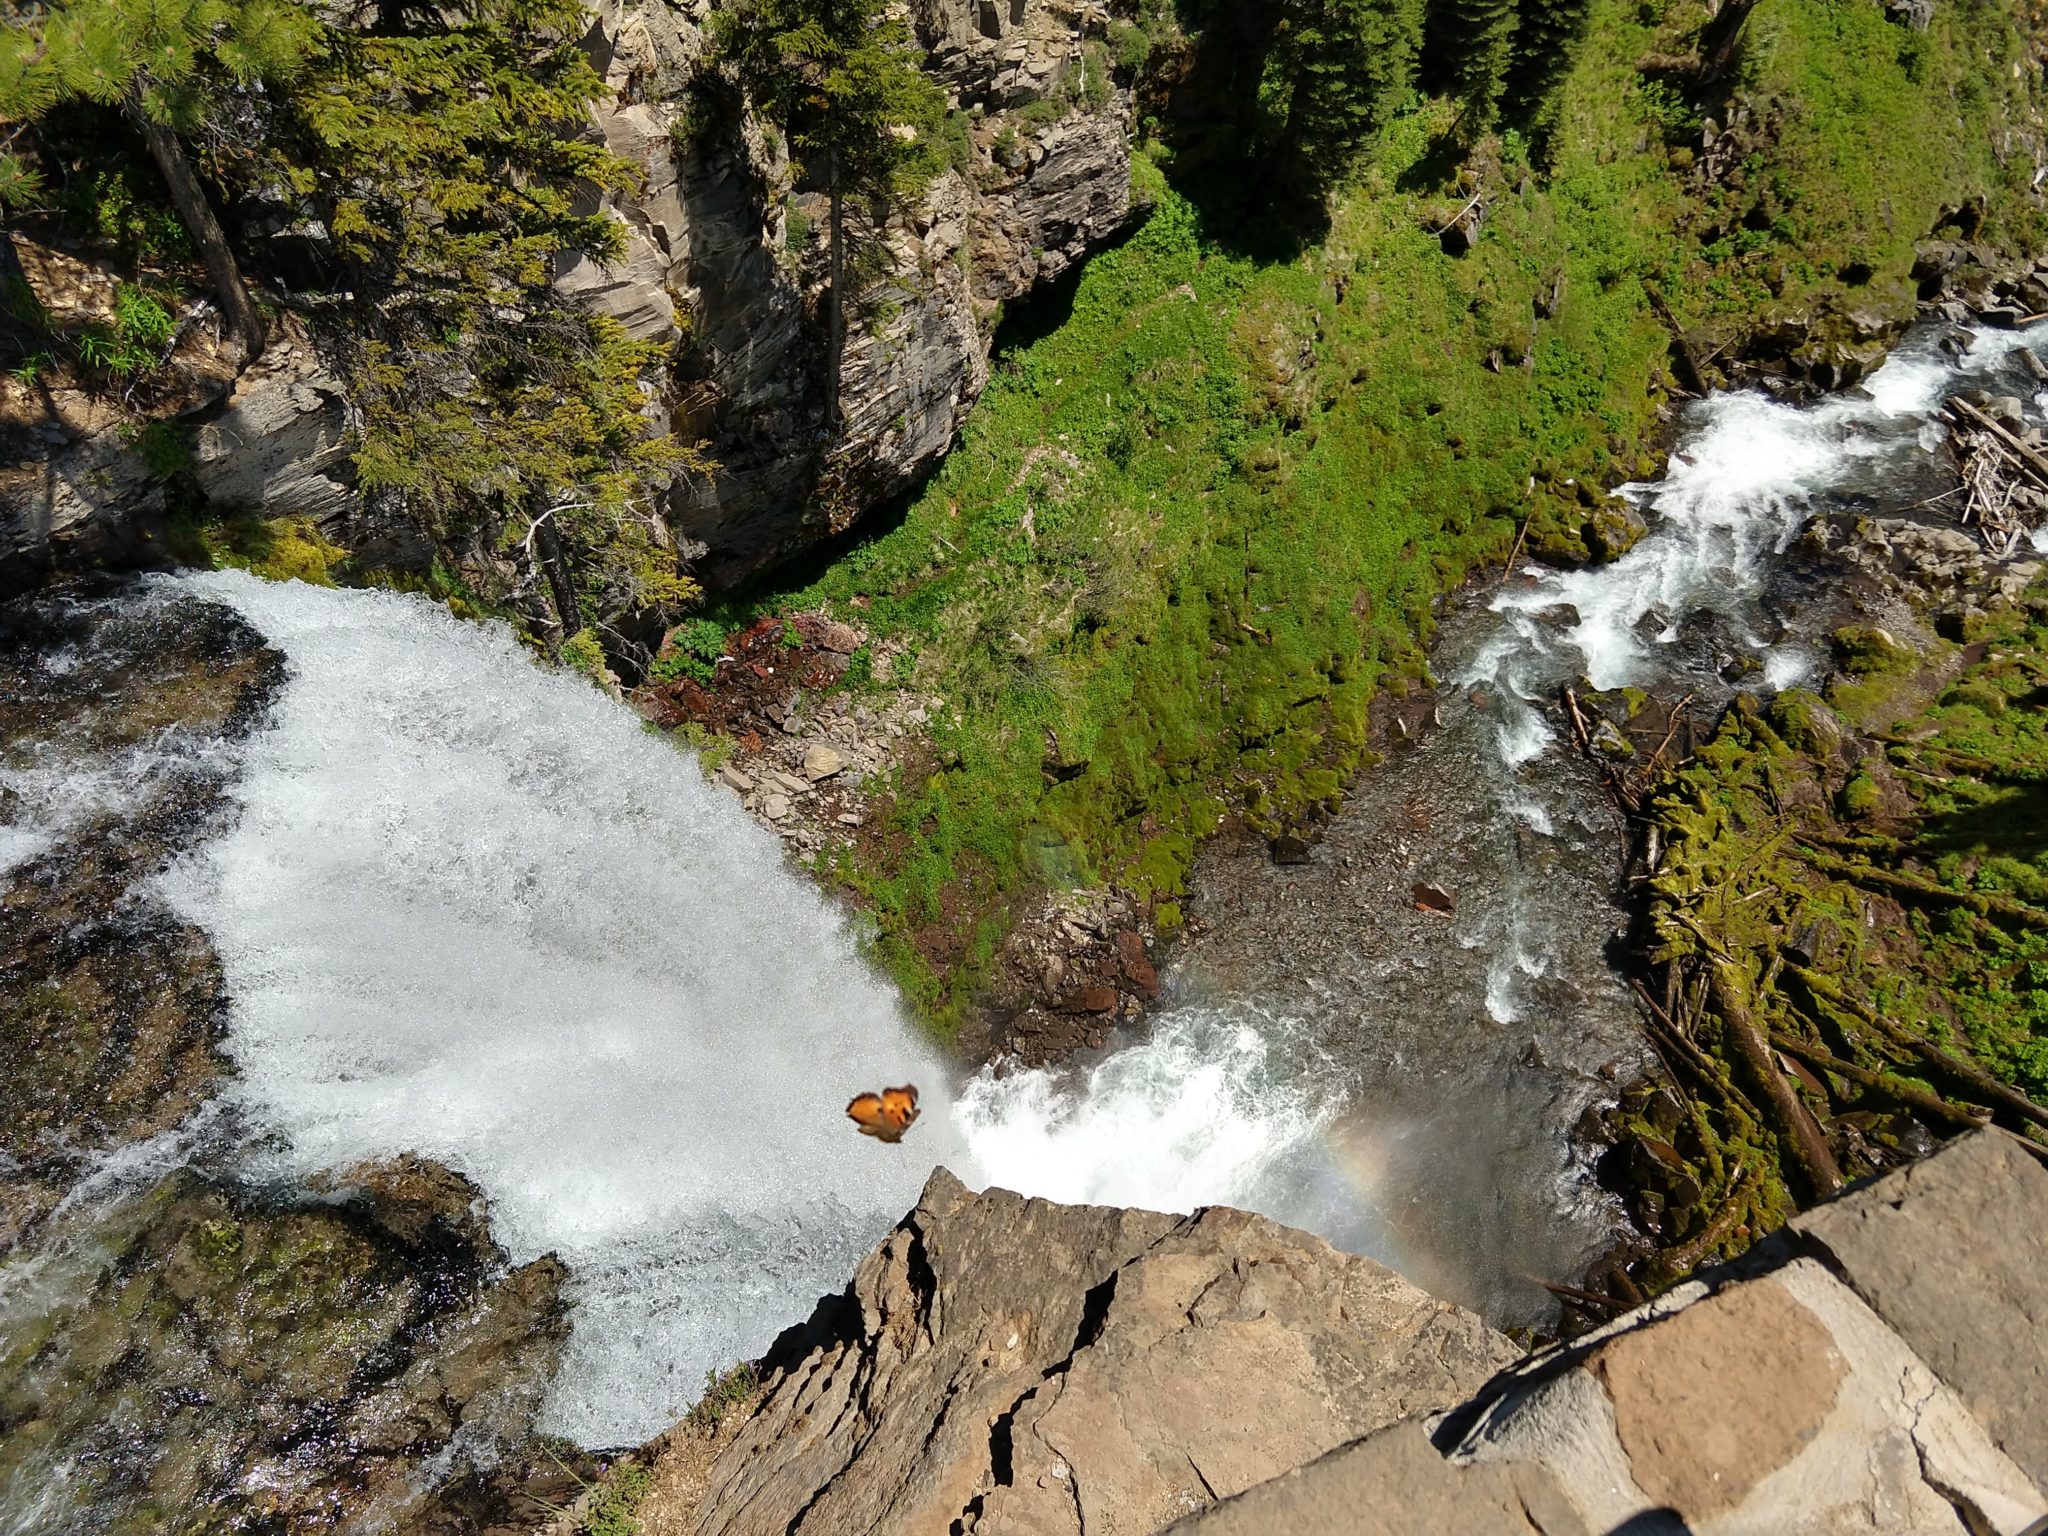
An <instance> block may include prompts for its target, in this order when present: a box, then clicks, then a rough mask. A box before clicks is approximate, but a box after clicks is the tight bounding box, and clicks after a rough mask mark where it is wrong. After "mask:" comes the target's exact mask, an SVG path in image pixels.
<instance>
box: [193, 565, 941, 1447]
mask: <svg viewBox="0 0 2048 1536" xmlns="http://www.w3.org/2000/svg"><path fill="white" fill-rule="evenodd" d="M178 583H179V585H181V586H185V587H188V588H190V589H192V590H194V591H196V592H198V593H200V594H202V595H205V596H209V597H212V598H215V599H217V600H219V601H221V602H224V603H227V604H229V605H231V606H232V607H234V608H235V609H237V610H239V611H240V612H241V613H242V614H243V615H244V616H245V617H246V618H247V619H248V620H249V621H250V622H251V623H252V624H253V625H254V626H255V627H256V628H257V629H258V630H260V631H261V632H262V633H263V634H264V635H265V636H266V637H267V638H268V639H269V641H270V642H271V643H272V644H273V645H275V646H276V647H277V648H278V649H280V650H281V651H283V652H284V654H285V655H286V657H287V658H288V660H289V667H290V678H289V681H288V683H287V685H286V687H285V690H284V692H283V695H282V697H281V699H280V700H279V701H278V703H277V704H276V705H275V707H274V713H273V717H272V718H271V720H270V721H269V722H268V723H267V726H266V728H265V729H263V730H262V731H261V732H259V733H258V734H257V735H256V737H255V738H254V739H253V740H252V741H251V742H250V743H249V744H248V745H247V746H246V748H245V751H246V760H245V761H244V762H243V763H242V765H241V769H242V771H241V775H240V777H239V779H238V780H237V781H236V783H235V786H234V788H233V790H232V795H233V798H234V799H235V800H236V801H237V802H238V803H239V808H240V814H239V816H238V818H237V819H236V821H235V824H234V825H233V828H232V830H230V831H228V832H227V833H225V834H224V835H222V836H220V837H218V838H216V839H215V840H213V841H212V842H210V843H208V844H207V845H205V846H204V847H203V848H202V849H201V850H200V851H199V852H198V853H197V855H195V856H194V857H192V858H190V859H188V860H186V861H185V862H183V863H182V864H180V865H178V866H176V867H174V868H173V869H172V870H171V871H170V872H169V874H168V875H167V876H166V877H165V878H164V879H163V881H162V891H163V894H164V895H165V896H166V898H167V899H168V900H169V901H170V902H171V904H172V905H173V906H174V907H175V908H176V909H177V910H179V911H180V912H181V913H183V914H184V915H185V916H186V917H188V918H189V919H190V920H191V921H193V922H195V923H197V924H199V925H200V926H202V927H204V928H205V929H206V930H207V932H209V933H210V934H211V935H212V936H213V939H214V942H215V946H216V948H217V950H218V952H219V954H220V958H221V963H222V965H223V967H224V970H225V974H226V977H227V983H228V990H229V993H230V995H231V996H232V998H233V1021H232V1026H231V1034H230V1038H229V1041H228V1050H229V1052H230V1054H231V1056H232V1058H233V1061H234V1064H235V1067H236V1078H235V1080H234V1082H233V1084H232V1086H231V1087H230V1089H229V1090H228V1092H229V1093H230V1095H231V1097H232V1100H233V1102H234V1105H235V1107H236V1108H237V1109H239V1110H240V1111H241V1112H242V1114H243V1116H244V1117H246V1119H247V1120H248V1121H249V1122H250V1123H251V1124H253V1125H255V1126H257V1127H259V1128H262V1129H264V1130H267V1131H269V1132H270V1133H272V1141H271V1145H270V1147H269V1150H268V1151H267V1152H266V1153H265V1154H264V1156H265V1157H266V1159H267V1160H268V1161H269V1162H271V1163H272V1164H274V1165H275V1167H276V1168H277V1170H278V1171H280V1172H283V1173H286V1174H302V1173H308V1172H311V1171H313V1170H315V1169H326V1168H338V1167H345V1166H347V1165H349V1164H351V1163H354V1162H358V1161H361V1160H365V1159H371V1158H376V1157H383V1156H390V1155H392V1154H395V1153H398V1152H401V1151H407V1150H411V1151H417V1152H420V1153H422V1154H424V1155H426V1156H428V1157H432V1158H436V1159H439V1160H440V1161H442V1162H445V1163H447V1164H448V1165H449V1166H451V1167H454V1168H456V1169H459V1170H460V1171H462V1172H463V1173H465V1174H467V1175H469V1176H470V1177H471V1178H472V1179H474V1180H475V1181H476V1183H477V1184H478V1185H479V1186H480V1187H481V1188H482V1189H483V1190H484V1192H485V1194H486V1195H487V1196H488V1198H489V1200H490V1202H491V1219H492V1230H493V1232H494V1234H495V1235H496V1237H497V1238H498V1240H499V1241H500V1242H501V1243H502V1244H504V1246H505V1247H506V1248H507V1250H508V1251H509V1252H510V1254H511V1256H512V1258H513V1259H514V1261H524V1260H528V1259H532V1258H535V1257H537V1256H538V1255H540V1254H542V1253H546V1252H549V1251H553V1252H556V1253H559V1254H560V1255H561V1256H562V1258H564V1259H565V1260H566V1261H567V1262H568V1263H569V1265H570V1267H571V1270H572V1274H573V1281H572V1285H573V1298H574V1303H575V1311H574V1321H573V1327H572V1333H571V1339H570V1344H569V1347H568V1356H567V1360H566V1363H565V1365H564V1367H563V1370H562V1372H561V1376H560V1380H559V1382H558V1384H557V1388H556V1391H555V1394H554V1397H553V1399H552V1401H551V1403H550V1405H549V1408H548V1412H547V1427H548V1428H550V1429H552V1430H554V1431H556V1432H558V1433H561V1434H564V1435H568V1436H570V1437H572V1438H574V1439H576V1440H578V1441H580V1442H582V1443H584V1444H589V1445H615V1444H623V1443H627V1442H631V1441H635V1440H639V1439H643V1438H645V1437H646V1436H648V1435H650V1434H652V1433H654V1432H656V1431H658V1430H660V1429H662V1428H664V1427H665V1426H666V1425H667V1424H669V1423H670V1422H672V1421H673V1420H674V1419H675V1417H676V1416H677V1414H678V1413H679V1412H680V1410H681V1409H682V1408H684V1407H685V1406H687V1405H688V1404H689V1403H690V1402H691V1401H693V1400H694V1399H695V1398H696V1396H697V1395H698V1393H699V1392H701V1390H702V1388H703V1381H704V1373H705V1371H706V1370H708V1369H712V1368H722V1367H724V1366H727V1365H730V1364H731V1363H732V1362H733V1361H734V1360H735V1359H737V1358H740V1357H741V1356H743V1355H747V1354H752V1353H756V1352H758V1351H759V1350H760V1349H761V1348H762V1347H763V1346H765V1345H766V1344H767V1342H768V1341H769V1340H770V1339H772V1338H773V1337H774V1336H775V1334H776V1333H777V1332H779V1331H780V1330H781V1329H782V1328H784V1327H785V1326H787V1325H788V1324H789V1323H791V1322H792V1321H796V1320H798V1319H800V1318H801V1317H802V1316H803V1315H804V1314H805V1313H806V1312H807V1311H808V1310H809V1308H810V1306H811V1304H812V1302H813V1301H814V1300H815V1299H816V1298H817V1297H818V1296H820V1295H822V1294H825V1293H828V1292H833V1291H837V1290H838V1289H840V1288H841V1287H842V1286H843V1285H844V1284H845V1283H846V1277H847V1275H848V1273H849V1272H850V1271H851V1268H852V1266H853V1263H854V1261H855V1260H856V1259H857V1258H858V1257H859V1255H860V1254H861V1252H862V1251H863V1250H865V1249H866V1248H867V1247H868V1246H869V1245H870V1244H871V1243H873V1241H874V1240H875V1238H876V1237H877V1236H879V1235H880V1233H881V1232H882V1231H884V1230H886V1228H887V1227H888V1225H889V1224H890V1223H891V1222H893V1221H894V1220H896V1218H897V1217H899V1216H900V1215H901V1214H902V1213H903V1211H904V1210H906V1209H907V1208H908V1207H909V1206H910V1205H911V1204H912V1202H913V1201H914V1200H915V1198H916V1195H917V1192H918V1189H919V1187H920V1186H921V1184H922V1183H923V1181H924V1177H925V1175H926V1174H927V1173H928V1172H929V1171H930V1168H931V1166H932V1164H933V1163H934V1162H935V1161H940V1162H947V1163H950V1164H952V1165H953V1166H954V1167H956V1168H958V1169H960V1170H961V1171H962V1172H963V1173H965V1174H968V1175H969V1176H972V1165H971V1163H970V1162H969V1160H968V1159H966V1158H965V1156H964V1155H963V1154H964V1148H963V1147H962V1145H961V1143H960V1142H959V1140H958V1139H957V1137H956V1136H955V1135H954V1133H953V1131H952V1130H951V1126H950V1114H949V1099H948V1093H947V1074H946V1072H945V1071H944V1070H943V1069H942V1068H941V1066H940V1065H939V1063H938V1061H937V1060H936V1058H935V1057H934V1056H933V1054H932V1053H931V1052H930V1051H929V1050H927V1049H926V1048H925V1046H924V1045H923V1044H922V1043H921V1042H920V1040H919V1039H918V1037H917V1036H916V1035H915V1033H914V1032H913V1031H912V1030H911V1029H910V1028H909V1027H907V1025H906V1024H905V1022H904V1020H903V1018H902V1014H901V1010H900V1007H899V1005H898V1003H897V1000H896V998H895V996H894V995H893V993H892V992H891V991H890V989H889V988H888V987H887V986H886V985H884V984H883V983H882V982H881V981H880V980H879V979H878V978H877V977H876V976H875V974H874V973H873V972H872V971H871V970H870V969H869V968H868V967H867V966H866V965H865V964H864V963H863V962H862V960H861V959H860V958H859V956H858V954H857V951H856V946H855V944H854V941H853V937H852V935H851V934H850V933H849V932H848V930H847V925H846V923H845V921H844V919H843V918H842V917H841V916H840V915H839V913H838V912H837V910H836V909H835V908H834V907H833V906H832V905H831V904H830V903H828V902H827V901H826V900H825V899H824V897H823V896H821V895H820V894H819V893H818V891H817V890H816V889H815V887H814V886H813V885H812V884H811V883H810V882H809V881H808V880H806V879H805V878H804V877H803V876H802V875H800V874H799V873H797V872H795V871H793V870H791V869H789V868H787V867H786V866H785V865H784V863H783V860H782V857H781V850H780V847H779V845H778V844H777V842H776V840H775V838H774V837H773V836H771V835H770V834H769V833H767V832H765V831H763V830H761V829H760V828H759V827H757V826H755V825H754V824H753V823H752V822H751V821H750V820H749V819H748V818H747V817H746V815H745V814H744V813H743V812H742V811H741V809H740V807H739V806H738V805H737V804H736V803H735V802H734V801H733V799H732V797H731V796H730V795H729V794H726V793H724V792H723V791H722V790H719V789H716V788H714V787H712V786H711V785H710V784H708V783H706V782H705V780H704V777H703V775H702V774H701V773H700V772H699V770H698V768H697V766H696V763H695V761H694V760H693V759H692V758H691V757H690V756H689V755H688V754H686V753H683V752H679V751H678V750H676V749H675V748H674V747H672V746H671V745H669V743H668V742H667V741H666V740H664V739H662V738H661V737H658V736H656V735H654V734H651V733H650V732H648V731H647V730H645V729H643V728H642V726H641V724H640V722H639V721H638V720H637V719H636V718H635V717H634V716H632V715H631V714H629V713H628V712H627V711H625V710H622V709H620V708H618V707H617V706H616V705H615V704H613V703H612V702H611V701H610V700H608V699H606V698H605V697H604V696H603V695H602V694H600V693H599V692H598V691H597V690H596V689H594V688H592V687H591V686H590V685H589V684H587V683H585V682H583V681H582V680H581V679H578V678H575V677H572V676H568V675H566V674H563V673H559V672H554V671H550V670H548V669H545V668H542V667H539V666H536V665H534V664H533V663H532V662H531V661H530V660H529V658H528V657H527V655H526V653H525V652H523V651H522V650H521V648H520V646H519V645H518V643H517V642H516V641H515V640H514V639H513V638H512V637H511V635H510V634H509V633H507V632H506V631H505V630H503V629H501V628H499V627H497V626H495V625H492V626H480V625H472V624H465V623H462V622H459V621H457V620H455V619H453V618H451V617H449V616H448V615H447V614H446V613H445V612H444V611H442V610H440V609H438V608H436V607H434V606H433V605H431V604H429V603H426V602H423V601H421V600H419V599H416V598H410V597H404V596H400V595H396V594H390V593H375V592H337V591H325V590H320V589H317V588H312V587H307V586H303V585H300V584H297V583H291V584H285V585H271V584H265V583H262V582H259V581H256V580H254V579H253V578H250V577H247V576H244V575H241V574H238V573H220V574H213V575H205V576H196V577H183V578H178ZM906 1081H909V1082H915V1083H917V1084H918V1085H919V1087H920V1088H921V1089H922V1091H923V1095H924V1102H923V1110H924V1114H923V1121H922V1123H920V1124H919V1125H918V1126H917V1128H916V1130H915V1132H914V1137H913V1139H912V1140H911V1141H909V1142H907V1143H905V1144H904V1145H901V1146H887V1145H883V1144H882V1143H879V1142H876V1141H873V1140H870V1139H868V1138H866V1137H863V1136H860V1135H858V1134H857V1133H856V1132H855V1130H854V1128H853V1126H852V1125H851V1124H850V1123H849V1122H848V1121H847V1120H846V1118H845V1116H844V1113H843V1111H844V1108H845V1105H846V1101H847V1100H848V1099H849V1098H850V1097H852V1095H853V1094H854V1093H856V1092H859V1091H861V1090H862V1089H867V1088H878V1087H881V1086H883V1085H885V1084H889V1083H900V1082H906Z"/></svg>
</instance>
